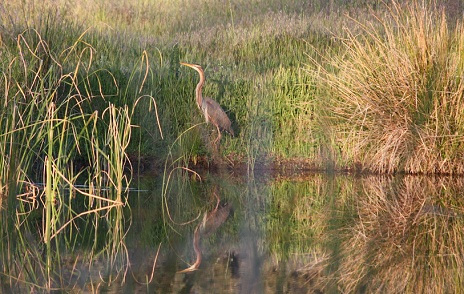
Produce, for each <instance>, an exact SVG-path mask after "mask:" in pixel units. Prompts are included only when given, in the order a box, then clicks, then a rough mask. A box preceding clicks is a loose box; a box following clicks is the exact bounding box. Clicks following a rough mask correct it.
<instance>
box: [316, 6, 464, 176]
mask: <svg viewBox="0 0 464 294" xmlns="http://www.w3.org/2000/svg"><path fill="white" fill-rule="evenodd" d="M357 27H358V29H348V30H346V31H345V33H346V35H345V37H344V38H343V39H342V40H341V41H342V44H343V47H344V55H334V56H330V57H328V62H329V64H330V66H331V67H332V68H333V70H331V71H327V72H325V74H324V75H323V78H322V80H321V83H322V85H321V87H323V88H324V89H325V90H326V91H327V93H328V96H329V97H330V98H328V100H327V101H325V102H324V108H325V111H326V112H325V113H324V114H323V115H322V120H323V122H324V123H329V125H333V126H334V128H333V130H332V134H333V136H334V141H335V144H337V145H338V146H339V147H341V149H342V161H343V162H345V163H350V162H351V163H355V162H361V163H363V164H364V167H365V168H366V169H368V170H372V171H376V172H386V173H392V172H396V171H406V172H410V173H463V172H464V160H463V159H464V156H463V155H464V154H463V151H462V150H464V148H463V147H464V124H463V116H462V113H463V111H464V103H463V102H464V101H462V100H463V99H462V98H463V97H462V96H463V93H464V81H463V78H462V72H463V65H464V50H463V49H464V38H463V37H462V36H463V31H464V25H463V24H462V23H458V24H457V25H456V28H455V29H454V30H451V29H449V28H448V25H447V19H446V15H445V14H444V13H442V11H440V10H438V9H434V8H430V7H423V6H421V4H419V3H417V2H416V1H415V2H413V4H408V5H400V4H398V3H397V2H393V5H392V6H391V7H390V10H389V13H388V14H387V15H384V16H379V17H378V18H377V21H375V22H374V21H370V22H367V23H361V22H357Z"/></svg>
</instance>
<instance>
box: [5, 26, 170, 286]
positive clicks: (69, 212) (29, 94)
mask: <svg viewBox="0 0 464 294" xmlns="http://www.w3.org/2000/svg"><path fill="white" fill-rule="evenodd" d="M84 35H85V34H82V35H81V36H80V37H79V38H78V39H77V40H75V41H73V42H72V44H71V45H70V46H69V47H67V48H66V49H64V50H63V51H62V52H60V53H58V54H55V53H54V52H52V49H51V48H50V46H49V44H48V43H47V42H46V41H45V40H44V39H42V36H41V35H40V34H39V33H38V32H37V31H35V30H26V31H24V32H23V33H21V34H19V35H18V37H17V42H16V48H12V49H11V51H10V52H9V55H8V56H7V57H9V58H10V60H9V62H6V63H5V64H7V65H8V66H7V67H6V68H4V69H3V71H2V80H1V87H2V92H3V93H5V96H4V100H3V101H2V104H3V107H2V111H1V112H0V125H1V126H2V130H3V132H2V134H0V136H1V142H2V143H1V147H0V152H1V156H0V157H1V158H2V160H1V167H2V168H1V171H2V174H1V175H0V179H1V180H0V181H1V185H0V187H2V200H3V199H5V197H6V199H7V203H6V205H3V206H4V209H5V210H4V212H3V210H2V223H3V224H5V225H3V226H2V229H1V234H2V236H3V237H4V240H5V242H4V243H3V244H2V246H1V250H0V252H1V254H2V258H1V260H2V263H1V266H2V272H3V273H4V274H5V275H6V276H7V277H8V278H7V279H6V280H7V283H9V284H10V285H17V287H18V289H22V290H25V289H30V290H32V289H48V290H52V289H54V288H56V287H58V288H62V287H70V288H72V287H74V284H73V283H75V281H76V278H75V277H73V275H72V274H71V277H70V279H69V281H67V282H65V281H63V280H62V277H61V274H60V273H63V272H67V271H69V269H68V268H66V267H64V266H63V262H62V261H63V260H67V259H69V258H72V257H70V255H72V252H73V250H74V249H75V246H76V244H77V243H82V242H83V243H86V242H89V244H90V247H91V248H92V250H89V251H88V253H87V254H88V257H75V258H76V259H75V260H74V261H73V262H74V263H80V262H83V260H86V259H88V258H89V259H90V260H93V258H98V256H99V255H100V254H99V252H102V253H104V252H106V255H107V258H108V259H107V260H109V262H110V264H109V267H110V268H115V267H116V266H117V267H118V268H121V267H122V266H127V264H128V262H127V256H126V254H125V253H124V248H125V247H124V238H123V236H124V232H125V230H127V224H126V223H125V219H124V215H123V213H122V206H123V205H124V204H125V203H126V195H127V193H128V187H129V185H130V180H131V178H132V167H131V165H130V164H129V162H128V159H127V148H128V145H129V142H130V139H131V130H132V129H133V128H134V124H133V120H134V114H135V112H136V108H137V107H140V106H138V104H143V106H144V107H146V108H147V109H149V108H152V109H156V103H155V101H154V99H153V98H150V97H148V96H146V95H144V94H143V93H142V94H140V95H141V96H140V97H139V98H138V99H137V100H135V102H134V103H132V104H131V105H129V106H127V105H125V106H120V107H116V106H115V105H114V104H112V103H108V102H106V103H107V106H106V107H104V108H102V112H101V114H99V112H98V110H94V109H95V107H94V105H93V104H94V103H93V101H95V100H97V103H96V106H97V109H98V107H100V106H101V105H104V104H105V103H104V101H105V99H107V97H108V94H107V92H104V89H106V87H108V85H105V87H103V85H102V84H100V83H99V81H101V79H102V78H103V79H108V78H109V80H110V81H113V86H114V88H115V89H117V90H118V89H119V88H118V85H117V82H116V80H114V79H111V78H112V77H113V76H112V74H111V73H110V72H108V71H106V70H102V69H98V68H94V65H93V63H92V62H93V60H94V59H93V58H94V53H95V51H94V50H95V49H94V48H93V47H92V46H90V45H89V44H88V43H86V42H84V41H83V39H82V38H83V37H84ZM15 52H16V55H14V54H13V53H15ZM140 60H141V61H140V62H139V65H140V64H141V65H146V64H147V63H146V62H145V61H146V56H142V58H141V59H140ZM134 64H136V62H134ZM142 70H143V71H140V67H139V68H135V69H134V72H136V73H140V77H141V79H140V80H138V84H137V85H138V88H139V89H141V88H143V84H144V82H145V80H146V75H147V74H146V73H148V71H149V68H148V67H145V68H144V67H143V66H142ZM134 76H137V75H134ZM129 82H131V80H129ZM134 84H135V82H134ZM132 87H133V86H132ZM109 93H110V94H113V93H114V90H112V91H111V92H109ZM138 93H141V92H140V91H139V92H138ZM125 95H129V94H127V91H126V92H125ZM99 99H100V100H99ZM155 113H156V112H155ZM155 117H156V115H155ZM159 131H160V134H162V133H161V129H160V128H159ZM82 161H86V162H88V163H92V164H91V165H90V166H88V167H85V168H83V169H82V168H81V169H75V165H77V164H79V162H82ZM85 179H87V180H85ZM83 182H85V184H86V185H85V186H82V183H83ZM83 187H84V188H83ZM39 220H40V221H39ZM85 220H87V221H85ZM89 220H92V221H90V222H89ZM77 227H80V229H75V228H77ZM105 227H106V228H109V229H108V230H107V231H105V232H103V231H102V230H103V229H104V228H105ZM91 234H94V238H89V237H90V236H91ZM17 239H18V240H20V242H14V240H17ZM102 244H105V245H104V246H102ZM31 245H32V246H33V247H34V248H35V249H34V248H33V249H30V246H31ZM41 248H42V249H43V252H44V253H45V254H42V252H41ZM15 258H18V259H17V260H18V262H16V261H15ZM116 261H118V262H116ZM84 262H85V261H84ZM126 270H127V268H126ZM111 279H112V278H111V277H110V281H111ZM66 283H70V284H66Z"/></svg>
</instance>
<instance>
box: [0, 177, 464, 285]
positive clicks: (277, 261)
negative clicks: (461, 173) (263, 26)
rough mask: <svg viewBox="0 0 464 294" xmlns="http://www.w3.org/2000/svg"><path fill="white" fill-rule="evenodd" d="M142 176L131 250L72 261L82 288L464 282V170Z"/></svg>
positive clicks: (129, 230) (132, 214) (133, 203)
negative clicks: (109, 259)
mask: <svg viewBox="0 0 464 294" xmlns="http://www.w3.org/2000/svg"><path fill="white" fill-rule="evenodd" d="M132 184H133V186H134V187H137V188H138V191H133V192H131V193H130V195H129V199H128V205H127V206H126V207H125V208H124V215H125V229H124V232H125V235H124V239H123V246H121V248H124V250H120V251H121V253H120V255H121V256H120V257H119V258H117V259H115V262H114V263H112V267H111V268H112V270H111V271H108V270H107V269H106V270H105V267H106V266H107V263H102V264H101V265H99V264H98V263H97V262H96V263H95V264H94V266H93V267H86V266H82V267H81V268H79V266H77V265H76V264H72V265H70V267H73V270H72V271H73V273H77V272H78V273H79V278H78V279H73V278H68V279H69V281H70V284H71V285H72V286H71V287H70V289H71V291H72V292H99V293H373V292H380V293H457V292H463V291H464V287H463V286H464V270H463V269H464V244H463V239H464V230H463V228H464V226H463V225H464V219H463V216H464V197H463V191H464V189H463V188H464V179H461V178H451V177H420V176H395V177H387V176H385V177H381V176H354V175H347V174H324V173H315V174H304V175H301V174H298V175H292V176H280V175H273V176H269V175H263V174H260V173H254V174H249V173H247V172H246V171H245V172H243V173H239V174H237V173H233V172H219V173H214V174H212V173H204V174H201V175H200V177H198V176H196V175H195V174H193V173H191V172H188V171H186V170H178V171H177V172H174V173H172V174H171V177H170V181H169V185H168V186H167V188H166V189H165V192H164V193H163V184H162V180H161V176H160V175H156V176H150V175H145V176H143V177H140V178H137V179H135V180H134V181H133V183H132ZM104 264H105V265H104ZM92 268H93V269H92ZM71 281H72V282H71ZM3 289H5V288H3Z"/></svg>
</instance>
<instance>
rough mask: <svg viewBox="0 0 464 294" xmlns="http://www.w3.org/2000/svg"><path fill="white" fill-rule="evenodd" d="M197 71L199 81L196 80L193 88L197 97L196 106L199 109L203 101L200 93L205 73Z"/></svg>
mask: <svg viewBox="0 0 464 294" xmlns="http://www.w3.org/2000/svg"><path fill="white" fill-rule="evenodd" d="M198 73H199V74H200V81H199V82H198V84H197V87H196V89H195V97H196V99H197V106H198V108H200V109H201V104H202V103H203V95H202V94H201V89H202V88H203V84H204V83H205V75H204V74H203V73H202V72H201V71H198Z"/></svg>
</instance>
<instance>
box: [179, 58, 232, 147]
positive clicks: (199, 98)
mask: <svg viewBox="0 0 464 294" xmlns="http://www.w3.org/2000/svg"><path fill="white" fill-rule="evenodd" d="M180 64H182V65H185V66H188V67H191V68H193V69H194V70H196V71H197V72H198V74H199V75H200V81H199V82H198V84H197V87H196V88H195V99H196V102H197V106H198V108H199V109H200V110H201V111H202V112H203V115H204V116H205V120H206V123H209V122H211V123H212V124H213V125H214V126H215V127H216V129H217V131H218V136H217V138H216V140H214V141H213V145H215V144H216V142H218V141H220V140H221V137H222V135H221V130H224V131H227V132H228V133H229V134H231V135H232V136H234V130H233V129H232V127H231V122H230V119H229V117H228V116H227V114H226V113H225V111H224V110H223V109H222V107H221V106H220V105H219V103H217V102H216V101H215V100H213V99H211V98H209V97H203V95H202V93H201V91H202V88H203V84H204V83H205V73H204V71H203V68H202V67H201V66H200V65H198V64H192V63H185V62H181V63H180Z"/></svg>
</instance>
